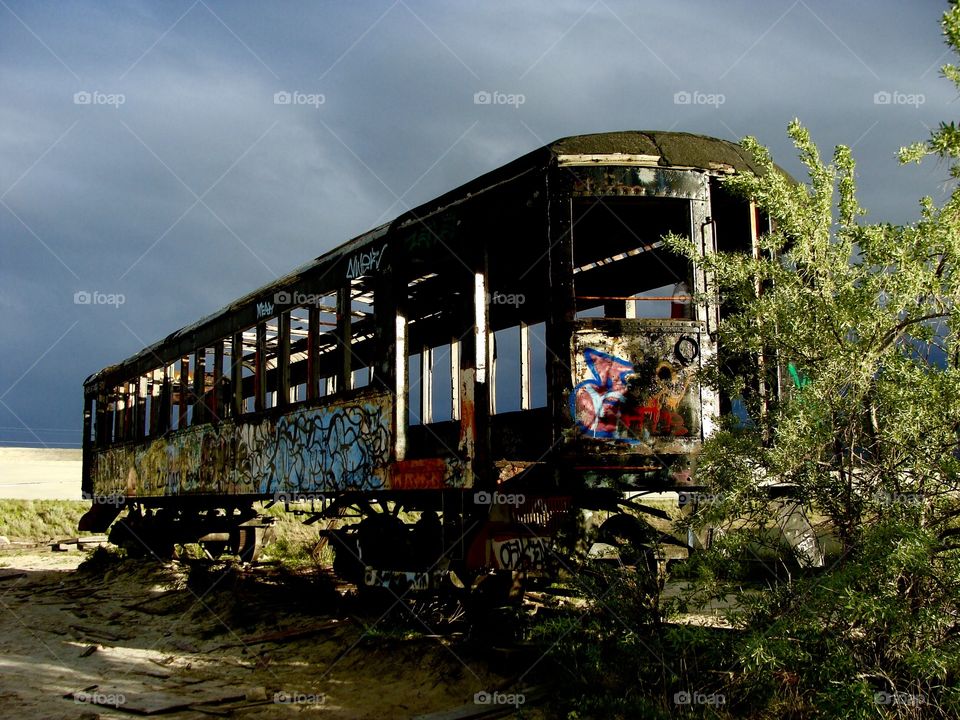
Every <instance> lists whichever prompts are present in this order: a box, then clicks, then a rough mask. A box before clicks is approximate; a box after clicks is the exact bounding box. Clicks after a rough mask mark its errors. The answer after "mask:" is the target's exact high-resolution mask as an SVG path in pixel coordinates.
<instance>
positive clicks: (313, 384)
mask: <svg viewBox="0 0 960 720" xmlns="http://www.w3.org/2000/svg"><path fill="white" fill-rule="evenodd" d="M319 347H320V308H318V307H317V306H316V305H311V306H310V307H309V308H307V400H316V399H317V397H319V394H320V362H319V358H318V357H317V350H318V349H319Z"/></svg>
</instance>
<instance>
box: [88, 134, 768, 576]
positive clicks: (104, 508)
mask: <svg viewBox="0 0 960 720" xmlns="http://www.w3.org/2000/svg"><path fill="white" fill-rule="evenodd" d="M753 169H754V168H753V167H752V165H751V161H750V159H749V158H748V157H747V156H745V154H744V153H743V152H742V151H741V149H740V148H739V147H738V146H736V145H734V144H731V143H729V142H726V141H723V140H718V139H713V138H708V137H702V136H697V135H690V134H686V133H673V132H638V131H631V132H613V133H603V134H596V135H582V136H576V137H568V138H564V139H561V140H558V141H556V142H554V143H551V144H550V145H547V146H545V147H542V148H540V149H538V150H535V151H533V152H531V153H528V154H527V155H524V156H523V157H520V158H519V159H517V160H514V161H513V162H511V163H509V164H507V165H505V166H503V167H501V168H499V169H497V170H494V171H492V172H489V173H487V174H485V175H483V176H481V177H479V178H477V179H475V180H473V181H472V182H469V183H467V184H465V185H463V186H461V187H459V188H457V189H455V190H452V191H450V192H448V193H446V194H445V195H442V196H441V197H438V198H436V199H435V200H432V201H431V202H428V203H425V204H423V205H421V206H419V207H417V208H415V209H413V210H410V211H409V212H406V213H404V214H402V215H400V216H399V217H397V218H396V219H395V220H393V221H392V222H390V223H388V224H385V225H382V226H380V227H377V228H374V229H373V230H370V231H369V232H367V233H365V234H363V235H361V236H359V237H357V238H354V239H353V240H350V241H349V242H347V243H345V244H343V245H341V246H339V247H337V248H335V249H333V250H331V251H330V252H327V253H325V254H323V255H321V256H320V257H318V258H317V259H316V260H313V261H311V262H309V263H307V264H306V265H304V266H302V267H300V268H298V269H296V270H294V271H293V272H291V273H290V274H288V275H286V276H285V277H282V278H281V279H279V280H277V281H276V282H273V283H270V284H269V285H267V286H265V287H262V288H260V289H258V290H255V291H254V292H252V293H250V294H249V295H247V296H245V297H243V298H241V299H239V300H237V301H236V302H233V303H231V304H230V305H228V306H227V307H225V308H223V309H222V310H220V311H218V312H216V313H214V314H212V315H210V316H208V317H205V318H203V319H202V320H199V321H198V322H196V323H194V324H193V325H190V326H188V327H185V328H183V329H182V330H178V331H177V332H175V333H173V334H171V335H169V336H168V337H166V338H165V339H163V340H161V341H160V342H157V343H155V344H153V345H151V346H150V347H147V348H145V349H143V350H142V351H140V352H139V353H137V354H136V355H134V356H133V357H130V358H128V359H127V360H124V361H123V362H121V363H118V364H116V365H112V366H110V367H107V368H104V369H103V370H100V371H99V372H97V373H95V374H94V375H91V376H90V377H89V378H88V379H87V380H86V381H85V383H84V402H85V405H84V416H83V417H84V448H83V491H84V493H85V497H88V498H90V499H92V501H93V504H92V507H91V510H90V511H89V512H88V513H87V514H86V516H85V517H84V519H83V525H82V527H83V529H85V530H93V531H104V530H106V529H107V528H108V527H109V526H110V525H111V524H112V523H113V522H114V521H115V520H116V518H117V517H118V516H119V515H120V513H121V512H122V511H123V510H124V509H126V510H127V511H128V512H127V514H126V515H125V517H124V518H123V519H122V520H121V521H119V522H118V523H116V525H115V526H114V527H115V537H117V536H118V534H119V536H124V533H125V534H126V538H127V540H129V541H130V542H132V543H133V544H136V543H142V544H144V545H145V546H146V547H148V548H149V549H150V550H151V551H153V552H158V553H162V552H167V551H169V550H170V549H172V547H173V543H180V542H194V541H200V542H201V544H203V545H204V546H205V547H207V548H208V549H209V550H210V551H211V552H214V553H215V552H220V551H223V550H225V549H227V548H231V549H233V550H234V551H235V552H240V553H241V554H243V555H244V556H245V557H252V556H253V555H255V554H256V551H257V548H258V545H259V543H260V541H261V539H262V536H263V533H264V532H265V531H266V529H267V523H266V522H265V520H264V519H263V518H261V517H259V516H258V514H257V513H256V512H255V510H254V503H256V502H259V501H283V502H287V503H291V502H292V503H294V504H295V505H296V507H298V508H300V509H301V510H303V511H304V512H305V513H306V515H307V517H306V520H307V521H308V522H316V521H319V520H328V521H329V520H330V519H335V518H342V517H343V516H344V515H346V514H351V513H352V514H355V515H359V516H360V517H362V520H361V521H360V522H355V523H350V524H345V525H343V526H341V527H340V528H339V529H337V530H336V531H332V535H333V537H334V539H335V542H334V547H335V550H336V555H337V562H336V569H337V571H338V572H340V573H342V574H343V575H345V576H346V577H348V578H350V579H353V580H355V581H356V582H358V583H361V584H367V585H384V584H386V585H392V584H399V585H401V586H405V587H411V586H412V587H414V588H428V587H433V586H434V585H435V584H436V583H437V582H440V581H441V578H442V577H444V576H445V575H447V574H448V573H450V572H454V573H456V574H458V577H459V578H460V580H461V581H463V580H464V578H470V577H475V576H476V574H478V573H484V572H494V571H511V570H518V569H525V568H536V567H538V566H542V565H543V564H544V563H545V562H546V560H547V558H548V557H549V555H550V552H551V543H552V538H553V537H554V536H555V534H556V532H557V529H558V527H560V526H561V524H562V523H563V522H564V520H565V519H569V517H570V515H571V511H572V510H576V509H580V508H594V509H605V510H608V511H611V512H617V511H618V508H620V507H621V505H622V501H624V500H625V499H626V498H627V497H630V495H628V494H629V493H636V492H643V491H657V490H667V489H671V488H678V487H689V486H690V485H692V484H695V483H696V478H695V460H696V455H697V451H698V448H699V447H700V444H701V443H702V441H703V439H704V437H705V436H706V435H708V434H709V433H710V431H711V423H712V418H714V417H715V416H716V415H717V413H718V412H719V411H720V403H721V398H719V397H718V396H717V395H716V394H715V393H713V392H711V391H710V390H708V389H707V388H705V387H702V386H701V385H700V384H699V383H698V380H697V376H696V371H697V369H698V368H699V367H701V365H702V364H703V363H704V362H706V361H707V360H708V359H709V358H710V357H711V356H712V355H713V354H714V353H715V352H716V351H717V347H716V330H717V323H718V321H719V314H718V308H717V307H716V306H714V305H711V304H706V303H704V302H700V301H699V300H698V298H702V297H704V295H703V293H704V292H705V291H709V289H710V288H709V287H708V283H709V277H706V276H705V274H704V273H703V272H702V271H701V270H700V269H699V268H698V267H696V266H694V265H691V264H690V263H689V262H687V261H686V260H685V259H683V258H681V257H679V256H677V255H674V254H672V253H671V252H669V251H668V250H667V249H666V248H665V247H664V246H663V244H662V241H661V238H662V237H663V236H664V235H665V234H667V233H677V234H681V235H686V236H688V237H691V238H693V239H695V241H696V242H697V243H698V244H699V245H700V247H701V248H702V251H703V252H704V253H710V252H717V251H720V252H723V251H742V252H751V251H753V252H755V251H756V248H757V237H758V234H759V233H760V232H761V225H762V223H763V222H764V220H763V218H762V217H761V216H760V214H759V213H758V212H757V210H756V208H755V207H753V206H752V205H751V204H749V203H747V202H745V201H743V200H740V199H738V198H734V197H732V196H730V195H729V194H728V193H726V192H725V191H724V189H723V187H722V186H721V184H720V183H719V182H718V181H719V179H720V178H722V177H723V176H725V175H727V174H730V173H735V172H743V171H752V170H753ZM707 294H709V293H707ZM401 510H402V511H403V512H400V511H401ZM631 517H632V516H631ZM412 518H416V519H415V520H412ZM404 584H405V585H404Z"/></svg>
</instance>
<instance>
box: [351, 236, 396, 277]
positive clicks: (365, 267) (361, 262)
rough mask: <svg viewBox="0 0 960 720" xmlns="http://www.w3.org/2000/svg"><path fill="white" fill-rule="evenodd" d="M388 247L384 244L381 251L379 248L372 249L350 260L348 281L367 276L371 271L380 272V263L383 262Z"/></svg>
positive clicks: (363, 251)
mask: <svg viewBox="0 0 960 720" xmlns="http://www.w3.org/2000/svg"><path fill="white" fill-rule="evenodd" d="M386 251H387V245H386V243H384V245H383V247H381V248H380V249H379V250H378V249H377V248H370V249H369V250H362V251H360V252H358V253H357V254H356V255H354V256H353V257H352V258H350V262H348V263H347V279H348V280H353V279H354V278H358V277H361V276H362V275H366V274H367V273H368V272H370V271H371V270H379V269H380V263H381V262H383V256H384V254H386Z"/></svg>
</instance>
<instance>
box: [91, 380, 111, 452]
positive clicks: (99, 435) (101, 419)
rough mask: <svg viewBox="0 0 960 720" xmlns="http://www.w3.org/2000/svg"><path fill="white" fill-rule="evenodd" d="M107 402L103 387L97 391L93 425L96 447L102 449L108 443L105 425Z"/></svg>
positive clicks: (106, 425) (107, 426) (106, 426)
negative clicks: (95, 414) (95, 413)
mask: <svg viewBox="0 0 960 720" xmlns="http://www.w3.org/2000/svg"><path fill="white" fill-rule="evenodd" d="M108 404H109V401H108V400H107V393H106V392H105V391H104V389H103V387H102V386H101V387H99V388H98V389H97V408H96V410H97V416H96V421H95V424H94V432H95V433H96V444H97V446H98V447H104V446H105V445H108V444H109V443H110V440H109V437H108V434H109V433H108V430H109V425H108V424H107V405H108Z"/></svg>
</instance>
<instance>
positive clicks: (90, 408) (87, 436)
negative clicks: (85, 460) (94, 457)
mask: <svg viewBox="0 0 960 720" xmlns="http://www.w3.org/2000/svg"><path fill="white" fill-rule="evenodd" d="M94 412H95V411H94V400H93V398H92V397H90V396H89V395H85V396H84V398H83V452H84V454H86V452H87V450H88V449H89V448H90V447H91V446H92V445H93V437H92V435H93V432H94V430H93V428H94V424H93V417H94Z"/></svg>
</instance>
